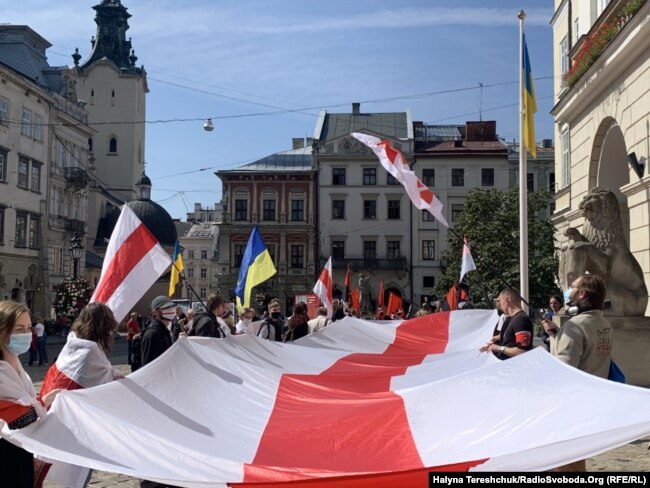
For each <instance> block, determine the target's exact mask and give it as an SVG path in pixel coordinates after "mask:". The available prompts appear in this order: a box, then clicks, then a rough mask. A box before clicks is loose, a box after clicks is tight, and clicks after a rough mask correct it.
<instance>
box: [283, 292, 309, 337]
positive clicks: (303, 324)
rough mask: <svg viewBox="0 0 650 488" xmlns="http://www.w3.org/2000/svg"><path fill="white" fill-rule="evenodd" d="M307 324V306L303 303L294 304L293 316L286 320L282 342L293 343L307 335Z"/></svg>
mask: <svg viewBox="0 0 650 488" xmlns="http://www.w3.org/2000/svg"><path fill="white" fill-rule="evenodd" d="M308 322H309V315H307V305H306V304H305V303H303V302H298V303H296V304H295V305H294V307H293V315H291V317H289V320H287V330H286V332H285V334H284V342H293V341H295V340H296V339H300V338H301V337H305V336H306V335H307V334H309V325H308Z"/></svg>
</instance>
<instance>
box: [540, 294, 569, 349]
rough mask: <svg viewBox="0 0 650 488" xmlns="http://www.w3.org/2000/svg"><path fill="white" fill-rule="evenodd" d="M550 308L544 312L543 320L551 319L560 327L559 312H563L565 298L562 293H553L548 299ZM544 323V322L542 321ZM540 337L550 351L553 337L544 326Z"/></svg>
mask: <svg viewBox="0 0 650 488" xmlns="http://www.w3.org/2000/svg"><path fill="white" fill-rule="evenodd" d="M548 306H549V309H548V310H547V311H546V313H545V314H544V318H543V320H544V321H546V320H550V321H552V322H553V323H555V325H557V326H558V327H559V326H560V317H559V316H558V315H559V314H561V313H562V308H563V307H564V299H563V298H562V297H561V296H560V295H552V296H551V298H549V300H548ZM542 325H543V322H542ZM539 337H540V338H541V339H542V343H543V344H544V348H545V349H546V350H547V351H550V348H551V339H550V336H549V335H548V333H547V332H546V330H545V329H544V328H543V327H542V330H541V332H540V334H539Z"/></svg>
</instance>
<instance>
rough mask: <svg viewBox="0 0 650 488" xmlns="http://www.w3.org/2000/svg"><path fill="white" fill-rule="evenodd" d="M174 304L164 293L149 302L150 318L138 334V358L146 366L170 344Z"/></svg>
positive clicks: (174, 312)
mask: <svg viewBox="0 0 650 488" xmlns="http://www.w3.org/2000/svg"><path fill="white" fill-rule="evenodd" d="M175 306H176V305H175V304H174V302H172V301H171V300H170V299H169V298H167V297H166V296H164V295H161V296H157V297H156V298H154V299H153V301H152V302H151V320H150V321H149V325H148V326H147V328H146V329H145V330H144V331H143V332H142V333H141V334H140V347H139V350H140V359H141V362H142V366H146V365H147V364H149V363H150V362H151V361H153V360H154V359H156V358H158V357H159V356H161V355H162V354H163V353H164V352H165V351H166V350H167V349H169V348H170V347H171V346H172V335H171V332H170V326H171V322H172V320H173V319H174V317H176V311H175Z"/></svg>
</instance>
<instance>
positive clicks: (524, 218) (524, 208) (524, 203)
mask: <svg viewBox="0 0 650 488" xmlns="http://www.w3.org/2000/svg"><path fill="white" fill-rule="evenodd" d="M518 17H519V275H520V290H519V292H520V294H521V297H522V298H523V299H524V302H527V301H528V195H527V191H528V168H527V165H526V144H525V142H524V119H525V113H524V111H525V106H524V82H525V80H524V19H525V18H526V13H525V12H524V11H523V10H521V11H520V12H519V15H518Z"/></svg>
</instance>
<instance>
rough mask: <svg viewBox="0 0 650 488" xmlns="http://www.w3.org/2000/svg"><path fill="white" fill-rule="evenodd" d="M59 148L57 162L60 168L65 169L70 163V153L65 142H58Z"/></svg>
mask: <svg viewBox="0 0 650 488" xmlns="http://www.w3.org/2000/svg"><path fill="white" fill-rule="evenodd" d="M57 144H58V148H59V150H58V151H57V154H56V162H57V164H58V166H60V167H61V168H64V167H65V166H66V164H67V161H68V151H66V149H65V144H63V142H61V141H59V140H57Z"/></svg>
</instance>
